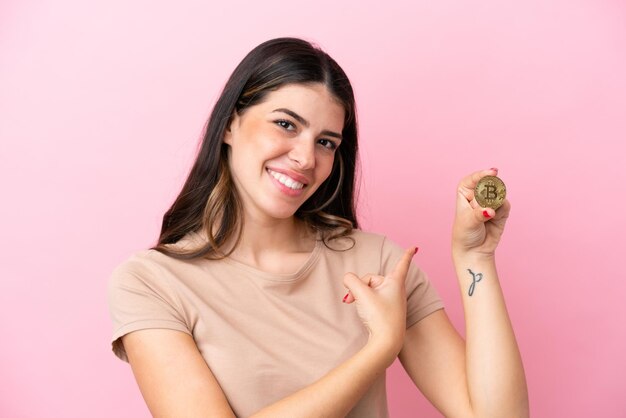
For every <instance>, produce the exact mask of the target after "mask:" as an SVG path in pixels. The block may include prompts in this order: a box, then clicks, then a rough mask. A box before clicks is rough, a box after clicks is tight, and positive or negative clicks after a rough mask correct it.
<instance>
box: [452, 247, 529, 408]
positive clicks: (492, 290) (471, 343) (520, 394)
mask: <svg viewBox="0 0 626 418" xmlns="http://www.w3.org/2000/svg"><path fill="white" fill-rule="evenodd" d="M454 265H455V268H456V273H457V277H458V279H459V285H460V288H461V294H462V299H463V308H464V311H465V327H466V369H467V384H468V389H469V395H470V399H471V404H472V409H473V411H474V415H475V416H478V417H503V416H506V417H526V416H528V413H529V412H528V391H527V387H526V378H525V375H524V368H523V365H522V359H521V356H520V352H519V349H518V346H517V342H516V340H515V334H514V333H513V328H512V326H511V321H510V319H509V315H508V312H507V310H506V305H505V303H504V297H503V294H502V289H501V287H500V282H499V279H498V273H497V271H496V265H495V259H494V258H493V257H485V256H470V255H462V256H455V257H454Z"/></svg>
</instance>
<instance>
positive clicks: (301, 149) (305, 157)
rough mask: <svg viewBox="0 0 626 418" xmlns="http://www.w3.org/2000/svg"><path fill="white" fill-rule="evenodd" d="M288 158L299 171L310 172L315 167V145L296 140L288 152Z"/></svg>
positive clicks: (310, 142)
mask: <svg viewBox="0 0 626 418" xmlns="http://www.w3.org/2000/svg"><path fill="white" fill-rule="evenodd" d="M289 158H290V159H291V160H292V161H294V162H295V163H296V164H297V165H298V168H299V169H301V170H310V169H312V168H314V167H315V144H314V143H313V141H307V140H303V139H302V140H296V141H295V143H294V146H293V147H292V148H291V150H290V151H289Z"/></svg>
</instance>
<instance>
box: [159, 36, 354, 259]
mask: <svg viewBox="0 0 626 418" xmlns="http://www.w3.org/2000/svg"><path fill="white" fill-rule="evenodd" d="M293 83H298V84H308V83H322V84H324V85H325V86H326V88H327V89H328V90H329V91H330V92H331V93H332V94H333V96H335V98H336V99H337V100H338V101H339V102H340V103H341V104H342V105H343V107H344V110H345V120H344V127H343V131H342V137H343V138H342V143H341V146H340V147H339V148H338V149H337V152H336V153H335V161H334V163H333V168H332V171H331V174H330V175H329V177H328V179H326V181H325V182H324V183H322V184H321V185H320V187H319V188H318V189H317V190H316V191H315V193H314V194H313V195H312V196H311V197H310V198H309V199H307V201H306V202H304V203H303V204H302V206H301V207H300V208H299V209H298V210H297V211H296V213H295V216H297V217H299V218H300V219H302V220H304V221H305V222H306V224H307V225H309V226H310V227H312V228H314V229H316V230H318V231H320V232H321V236H322V239H323V240H324V243H325V244H327V245H328V242H329V241H330V240H333V239H335V238H338V237H341V236H346V235H348V234H349V233H350V232H351V231H352V229H353V228H358V222H357V219H356V212H355V187H356V168H357V151H358V144H357V120H356V108H355V102H354V92H353V90H352V86H351V84H350V81H349V80H348V77H347V76H346V74H345V73H344V71H343V70H342V69H341V67H340V66H339V65H338V64H337V63H336V62H335V60H333V59H332V58H331V57H330V56H329V55H328V54H327V53H325V52H324V51H322V50H321V49H320V48H318V47H317V46H314V45H312V44H311V43H309V42H307V41H304V40H302V39H297V38H277V39H272V40H269V41H266V42H264V43H262V44H260V45H259V46H257V47H256V48H254V49H253V50H252V51H250V52H249V53H248V55H246V57H245V58H244V59H243V60H242V61H241V63H239V65H238V66H237V68H235V71H234V72H233V73H232V75H231V76H230V78H229V79H228V82H227V83H226V85H225V86H224V90H223V91H222V94H221V95H220V97H219V99H218V100H217V102H216V104H215V107H214V108H213V111H212V113H211V116H210V117H209V120H208V122H207V124H206V128H205V133H204V137H203V140H202V144H201V146H200V151H199V152H198V156H197V158H196V160H195V162H194V164H193V167H192V168H191V171H190V173H189V176H188V177H187V180H186V181H185V184H184V186H183V188H182V190H181V192H180V194H179V195H178V197H177V198H176V200H175V201H174V203H173V204H172V206H171V207H170V208H169V210H168V211H167V212H166V213H165V215H164V216H163V223H162V226H161V234H160V236H159V240H158V243H157V245H156V246H154V247H153V249H155V250H157V251H160V252H162V253H164V254H167V255H169V256H172V257H175V258H179V259H193V258H197V257H206V258H221V257H224V256H226V255H228V254H224V253H223V252H222V251H221V250H222V246H223V244H224V243H225V242H226V241H228V240H229V239H230V238H231V237H235V245H236V244H237V243H238V241H239V238H240V237H241V224H242V221H243V217H242V204H241V200H240V199H239V197H238V194H237V190H236V188H235V186H234V183H233V181H232V179H231V175H230V171H229V166H228V160H227V157H228V152H227V148H226V147H227V146H228V145H226V144H225V143H224V142H223V139H224V134H225V131H226V129H227V127H228V126H229V124H230V121H231V117H232V115H233V113H234V112H237V113H238V114H241V113H242V112H243V111H245V109H246V108H248V107H250V106H254V105H255V104H259V103H261V102H262V101H263V100H264V98H265V97H266V95H267V94H268V93H269V92H271V91H274V90H276V89H278V88H279V87H281V86H283V85H286V84H293ZM192 231H194V232H198V231H203V232H204V233H205V234H206V236H207V237H208V242H207V243H206V244H205V245H204V246H202V247H201V248H193V249H191V250H180V249H178V250H176V249H174V248H172V246H170V245H168V244H174V243H176V242H178V241H179V240H180V239H181V238H182V237H184V236H185V235H186V234H187V233H189V232H192ZM232 248H234V247H232ZM231 251H232V249H231Z"/></svg>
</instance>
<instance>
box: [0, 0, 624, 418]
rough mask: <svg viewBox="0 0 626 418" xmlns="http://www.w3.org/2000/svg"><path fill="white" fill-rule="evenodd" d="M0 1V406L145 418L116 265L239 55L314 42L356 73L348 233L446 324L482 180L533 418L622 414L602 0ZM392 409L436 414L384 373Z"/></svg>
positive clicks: (149, 226)
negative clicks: (354, 198)
mask: <svg viewBox="0 0 626 418" xmlns="http://www.w3.org/2000/svg"><path fill="white" fill-rule="evenodd" d="M170 3H172V2H155V1H132V2H128V1H121V0H115V1H107V2H85V1H78V0H56V1H31V2H26V1H17V0H9V1H7V0H4V1H3V2H2V3H1V4H0V118H1V120H0V136H1V143H0V144H1V147H0V179H1V180H0V181H1V182H2V190H3V197H2V203H1V204H0V222H1V234H2V244H1V245H2V251H1V252H0V257H1V259H0V274H1V292H0V327H1V328H0V338H1V341H2V342H1V344H0V375H1V378H0V385H2V387H1V389H0V415H1V416H3V417H52V416H54V417H87V416H88V417H95V418H97V417H111V416H123V417H147V416H149V414H148V412H147V409H146V407H145V405H144V403H143V400H142V398H141V396H140V393H139V391H138V389H137V387H136V384H135V382H134V379H133V377H132V374H131V370H130V368H129V366H128V365H127V364H125V363H122V362H121V361H119V360H117V359H116V358H114V356H113V354H112V353H111V352H110V346H109V336H110V333H111V329H110V326H111V325H110V320H109V317H108V308H107V305H106V298H105V287H106V282H107V279H108V275H109V274H110V272H111V270H112V269H113V268H114V267H115V266H116V265H117V264H118V263H120V262H121V261H122V260H123V259H125V258H126V257H127V256H129V255H130V253H131V252H132V251H135V250H137V249H140V248H144V247H147V246H150V245H151V244H152V243H153V242H154V240H155V239H156V237H157V234H158V230H159V226H160V219H161V216H162V214H163V212H164V211H165V210H166V209H167V207H168V205H169V203H170V202H171V201H172V199H173V198H174V197H175V195H176V194H177V192H178V190H179V188H180V187H181V185H182V182H183V180H184V178H185V176H186V173H187V169H188V168H189V165H190V163H191V161H192V159H193V154H194V150H195V147H196V143H197V140H198V137H199V135H200V133H201V130H202V127H203V124H204V122H205V120H206V118H207V116H208V114H209V111H210V109H211V106H212V104H213V103H214V101H215V99H216V97H217V95H218V94H219V91H220V89H221V87H222V86H223V83H224V82H225V81H226V78H227V77H228V75H229V74H230V72H231V71H232V70H233V69H234V67H235V65H236V64H237V63H238V62H239V60H240V59H241V58H243V56H244V55H245V53H247V52H248V51H249V50H250V49H251V48H253V47H254V46H256V45H257V44H258V43H260V42H262V41H264V40H267V39H269V38H273V37H277V36H300V37H304V38H306V39H308V40H311V41H315V42H317V43H319V44H320V45H321V46H322V47H323V48H325V49H326V50H327V51H328V52H329V53H330V54H331V55H332V56H334V57H335V58H336V59H337V60H338V61H339V63H340V64H341V65H342V66H343V67H344V69H345V70H346V72H347V73H348V75H349V76H350V77H351V80H352V81H353V84H354V87H355V90H356V95H357V100H358V105H359V116H360V128H361V133H362V135H361V146H362V154H361V157H362V163H363V185H362V193H361V205H360V215H361V219H362V222H363V225H364V226H365V228H366V229H369V230H372V231H376V232H380V233H385V234H387V235H388V236H389V237H391V238H392V239H394V240H395V241H397V242H400V243H401V244H404V245H412V244H416V245H419V247H420V249H421V250H420V253H419V255H418V258H417V262H418V263H420V264H421V265H422V267H423V268H424V269H425V270H426V271H427V272H428V274H429V275H430V277H431V279H432V281H433V282H434V284H435V286H436V287H437V288H438V289H439V291H440V293H441V295H442V297H443V298H444V300H445V303H446V305H447V311H448V314H449V315H450V317H451V319H452V320H453V322H454V323H455V325H456V326H457V327H458V328H459V330H461V331H462V330H463V316H462V306H461V301H460V295H459V290H458V286H457V283H456V278H455V277H454V274H453V269H452V265H451V262H450V257H449V235H450V226H451V222H452V217H453V205H454V194H455V186H456V183H457V181H458V180H459V179H460V178H461V177H462V176H463V175H465V174H466V173H468V172H471V171H473V170H476V169H480V168H488V167H492V166H496V167H499V168H500V175H501V177H502V178H503V179H504V180H505V182H506V184H507V186H508V190H509V197H510V200H511V203H512V205H513V209H512V213H511V218H510V221H509V224H508V226H507V232H506V234H505V236H504V238H503V242H502V243H501V246H500V248H499V252H498V265H499V271H500V275H501V281H502V286H503V288H504V291H505V294H506V297H507V303H508V308H509V311H510V315H511V318H512V320H513V323H514V326H515V330H516V335H517V338H518V341H519V345H520V348H521V351H522V354H523V358H524V364H525V369H526V374H527V379H528V385H529V390H530V401H531V411H532V415H533V416H534V417H556V416H560V417H561V416H562V417H590V416H595V417H623V416H626V401H625V400H624V375H625V372H626V361H624V358H623V355H624V353H625V352H626V326H624V322H623V321H624V318H626V307H625V305H624V304H623V303H622V300H623V299H624V295H625V294H626V282H625V280H624V277H625V275H624V267H623V266H624V255H623V252H624V249H625V245H624V233H625V232H626V222H625V220H624V205H625V204H626V198H625V197H624V191H625V190H626V188H625V187H624V184H625V183H626V174H625V170H624V163H625V162H626V159H625V157H624V155H625V151H626V150H625V148H626V147H625V145H624V141H625V139H626V138H625V136H626V135H625V134H626V110H625V109H626V76H625V74H626V5H625V4H624V2H621V1H609V0H567V1H565V0H556V1H545V0H527V1H523V2H503V1H501V0H484V1H481V2H461V1H449V0H439V1H423V0H422V1H411V2H409V1H407V2H397V1H396V2H393V1H385V2H371V4H365V3H364V2H362V1H356V0H354V1H344V2H335V1H316V2H302V3H297V2H293V1H276V0H273V1H263V2H250V3H245V2H241V1H228V2H220V3H219V5H218V4H215V3H211V2H200V1H195V2H178V3H177V5H176V6H172V5H170ZM389 398H390V409H391V413H392V416H393V417H400V418H402V417H416V416H421V417H438V416H440V415H439V414H438V413H437V412H436V411H435V410H434V409H433V408H432V407H431V406H430V405H429V404H428V403H427V402H426V401H425V400H424V399H423V397H422V396H421V395H420V394H419V393H418V392H417V390H415V389H414V387H413V386H412V383H411V382H410V381H409V379H408V378H407V377H406V375H405V374H404V371H403V370H402V369H401V368H400V367H398V365H397V364H395V365H394V366H393V367H392V368H391V370H390V372H389Z"/></svg>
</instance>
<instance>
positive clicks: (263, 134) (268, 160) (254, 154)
mask: <svg viewBox="0 0 626 418" xmlns="http://www.w3.org/2000/svg"><path fill="white" fill-rule="evenodd" d="M343 121H344V109H343V106H341V105H340V104H339V103H338V102H337V101H336V100H335V98H334V97H333V96H332V94H331V93H330V92H329V91H328V90H327V89H326V87H325V86H324V85H323V84H321V83H314V84H287V85H284V86H282V87H280V88H279V89H277V90H275V91H273V92H270V93H268V95H267V96H266V98H265V100H264V101H263V102H262V103H259V104H257V105H254V106H251V107H249V108H247V109H246V110H245V111H244V112H243V114H241V115H235V116H234V118H233V120H232V123H231V125H230V127H229V129H228V131H227V132H226V135H225V137H224V142H225V143H227V144H228V145H230V154H229V166H230V170H231V173H232V178H233V180H234V182H235V186H236V187H237V191H238V192H239V194H240V196H241V199H242V200H243V205H244V211H245V212H246V214H248V215H252V216H255V217H259V216H260V217H266V218H274V219H285V218H289V217H291V216H293V214H294V213H295V212H296V210H297V209H298V208H299V207H300V206H301V205H302V204H303V203H304V202H305V201H306V200H307V199H308V198H309V197H310V196H311V195H312V194H313V193H314V192H315V190H317V188H318V187H319V186H320V185H321V184H322V183H323V182H324V180H326V179H327V178H328V176H329V175H330V172H331V170H332V167H333V161H334V158H335V152H336V149H337V147H338V146H339V144H340V143H341V132H342V130H343Z"/></svg>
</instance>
